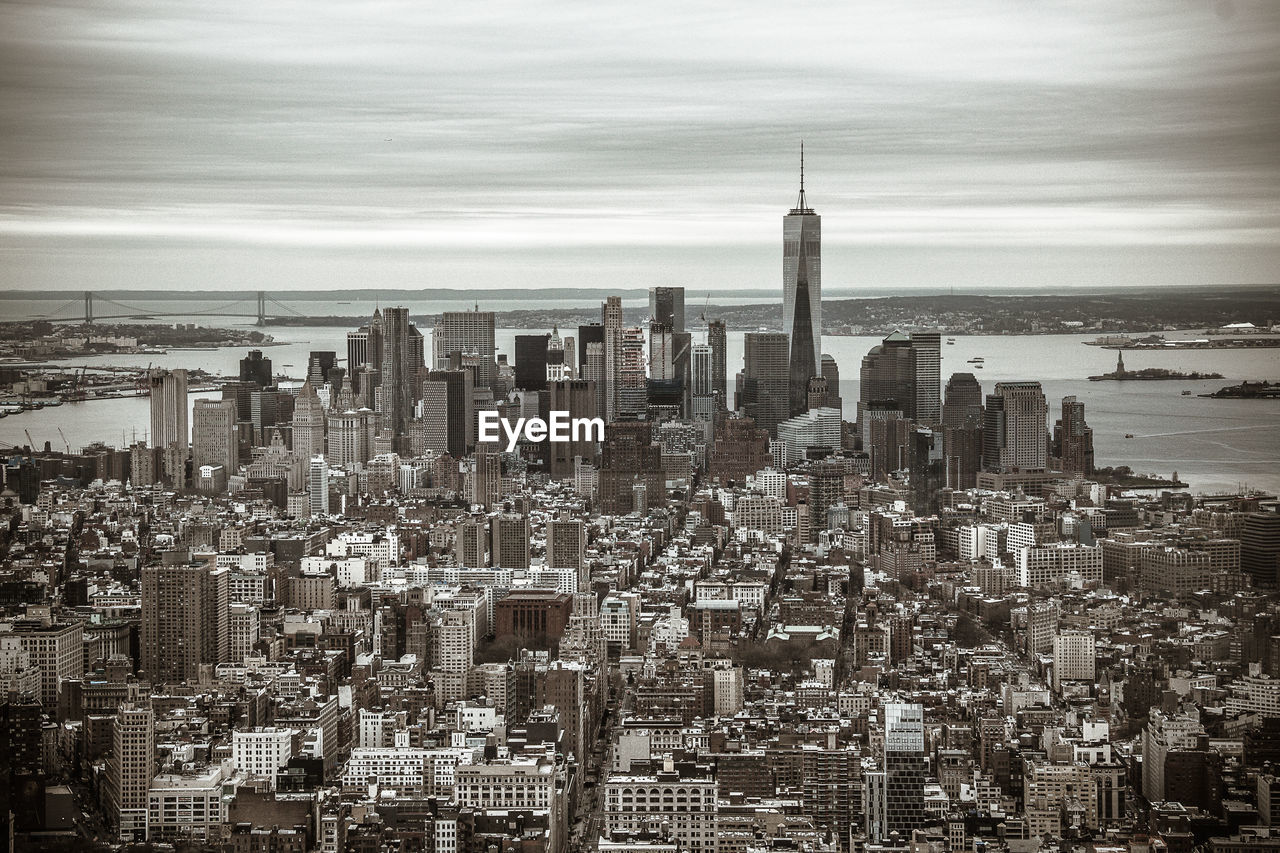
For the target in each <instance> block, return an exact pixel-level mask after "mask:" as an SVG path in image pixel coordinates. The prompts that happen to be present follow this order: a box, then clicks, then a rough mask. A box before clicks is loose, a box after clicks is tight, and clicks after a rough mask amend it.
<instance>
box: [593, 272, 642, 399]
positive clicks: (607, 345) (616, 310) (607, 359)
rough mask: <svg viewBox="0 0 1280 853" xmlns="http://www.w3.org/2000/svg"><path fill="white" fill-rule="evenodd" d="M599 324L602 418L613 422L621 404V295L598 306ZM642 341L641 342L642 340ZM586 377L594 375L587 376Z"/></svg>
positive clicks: (612, 297) (610, 298)
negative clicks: (602, 364) (601, 351)
mask: <svg viewBox="0 0 1280 853" xmlns="http://www.w3.org/2000/svg"><path fill="white" fill-rule="evenodd" d="M600 324H601V326H602V327H603V338H602V343H603V344H604V350H603V352H604V370H603V375H602V376H601V377H600V379H601V380H602V384H601V388H602V389H603V391H604V419H605V422H606V423H613V422H614V421H616V420H617V419H618V409H619V407H620V405H621V403H620V400H621V383H622V297H621V296H610V297H608V298H606V299H605V301H604V303H602V304H601V306H600ZM642 343H643V342H642ZM587 378H588V379H594V378H596V377H593V376H588V377H587Z"/></svg>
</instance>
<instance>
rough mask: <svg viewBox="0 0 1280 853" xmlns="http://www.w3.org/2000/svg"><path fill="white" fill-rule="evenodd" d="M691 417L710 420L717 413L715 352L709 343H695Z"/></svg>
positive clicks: (691, 360)
mask: <svg viewBox="0 0 1280 853" xmlns="http://www.w3.org/2000/svg"><path fill="white" fill-rule="evenodd" d="M690 374H691V376H690V379H691V385H692V387H691V388H690V399H691V401H692V403H691V405H692V407H691V409H690V412H689V415H690V417H693V418H696V419H699V420H704V421H709V420H711V419H712V417H713V416H714V415H715V412H716V409H717V405H718V404H717V400H716V396H715V379H714V377H715V353H714V352H713V351H712V349H711V347H710V346H709V345H708V344H694V346H693V357H692V358H691V359H690Z"/></svg>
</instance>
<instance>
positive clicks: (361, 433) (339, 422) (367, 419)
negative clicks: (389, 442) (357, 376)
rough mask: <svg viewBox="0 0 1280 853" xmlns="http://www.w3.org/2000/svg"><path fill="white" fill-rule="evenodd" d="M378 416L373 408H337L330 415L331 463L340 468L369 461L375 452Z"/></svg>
mask: <svg viewBox="0 0 1280 853" xmlns="http://www.w3.org/2000/svg"><path fill="white" fill-rule="evenodd" d="M377 422H378V418H377V416H376V415H375V414H374V413H373V412H372V411H370V410H369V409H347V410H346V411H334V412H331V413H330V414H329V417H328V429H329V437H328V440H327V445H328V453H327V455H328V459H329V463H330V464H332V465H334V466H335V467H338V468H344V467H347V466H351V465H357V464H359V463H362V462H368V461H369V460H370V459H371V458H372V457H373V455H374V453H373V438H374V434H375V433H376V432H377Z"/></svg>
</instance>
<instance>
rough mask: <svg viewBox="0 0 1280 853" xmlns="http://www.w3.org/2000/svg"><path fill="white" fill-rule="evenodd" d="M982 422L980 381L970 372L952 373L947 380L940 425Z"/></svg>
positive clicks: (957, 425)
mask: <svg viewBox="0 0 1280 853" xmlns="http://www.w3.org/2000/svg"><path fill="white" fill-rule="evenodd" d="M975 422H976V423H978V424H981V423H982V383H980V382H978V379H977V377H975V376H974V375H973V374H972V373H953V374H951V378H950V379H948V380H947V394H946V399H945V400H944V401H943V404H942V425H943V426H944V427H962V426H964V425H965V424H969V423H975Z"/></svg>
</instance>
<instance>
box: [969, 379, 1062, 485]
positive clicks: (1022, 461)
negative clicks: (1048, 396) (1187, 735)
mask: <svg viewBox="0 0 1280 853" xmlns="http://www.w3.org/2000/svg"><path fill="white" fill-rule="evenodd" d="M1047 421H1048V405H1047V404H1046V403H1045V399H1044V390H1043V389H1041V387H1040V383H1039V382H997V383H996V387H995V393H993V394H988V395H987V405H986V411H985V412H984V415H983V427H982V442H983V446H982V467H983V468H985V469H986V470H988V471H1008V470H1012V469H1019V470H1037V471H1043V470H1044V469H1045V468H1046V467H1047V466H1048V434H1047V429H1046V425H1047Z"/></svg>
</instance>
